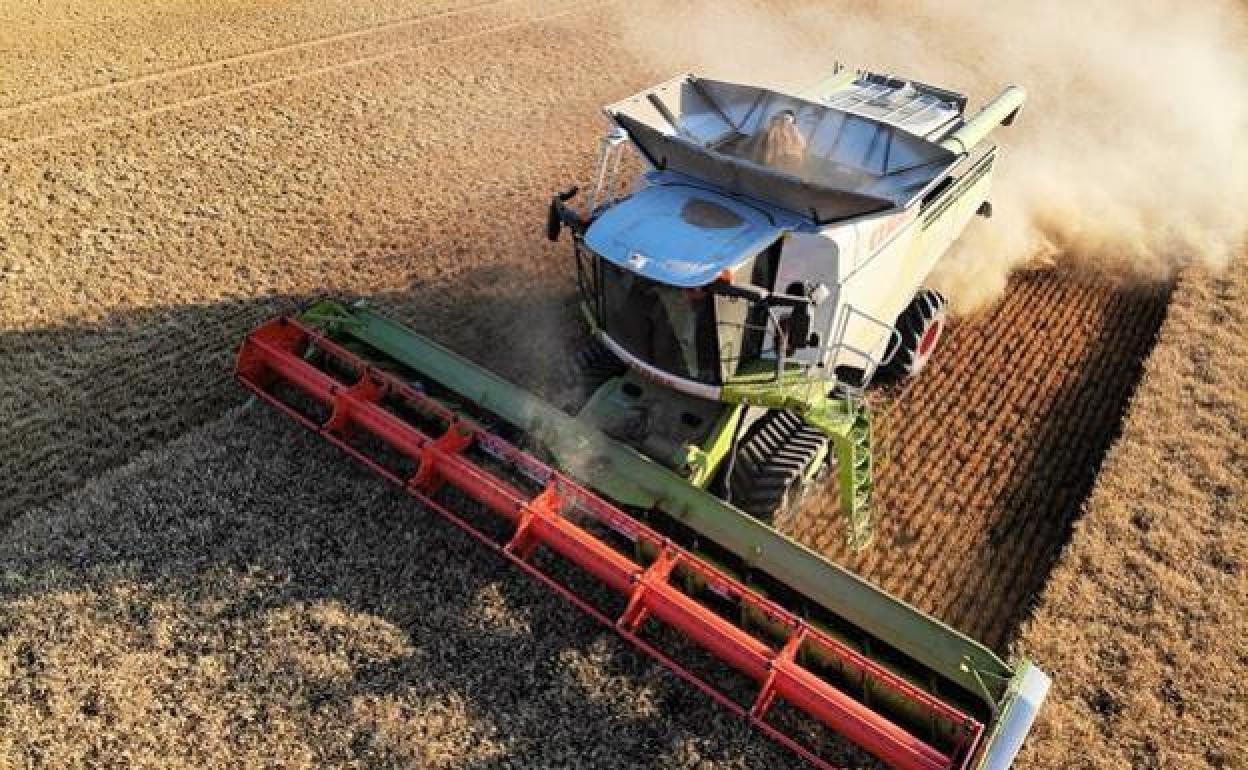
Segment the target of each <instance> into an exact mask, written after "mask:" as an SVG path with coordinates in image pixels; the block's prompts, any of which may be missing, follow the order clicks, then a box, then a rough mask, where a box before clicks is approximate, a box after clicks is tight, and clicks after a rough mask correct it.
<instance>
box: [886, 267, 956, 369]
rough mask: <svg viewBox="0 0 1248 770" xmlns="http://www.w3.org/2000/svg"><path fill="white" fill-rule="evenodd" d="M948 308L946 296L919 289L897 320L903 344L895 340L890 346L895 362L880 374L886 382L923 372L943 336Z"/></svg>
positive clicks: (892, 359)
mask: <svg viewBox="0 0 1248 770" xmlns="http://www.w3.org/2000/svg"><path fill="white" fill-rule="evenodd" d="M948 306H949V301H948V300H947V299H945V295H943V294H941V293H940V292H938V291H936V290H935V289H919V292H918V293H917V294H915V295H914V299H913V300H911V301H910V305H909V306H908V307H906V309H905V310H904V311H902V314H901V315H900V316H898V317H897V324H896V327H895V328H896V329H897V333H898V335H899V336H900V340H898V338H897V337H894V338H893V342H892V344H891V345H890V346H889V353H890V354H891V355H892V358H891V359H890V360H889V361H888V364H887V365H885V366H884V368H883V369H882V370H881V374H883V375H884V377H885V378H887V379H889V380H894V381H896V380H904V379H908V378H910V377H914V376H915V375H917V374H918V373H919V372H921V371H923V368H924V367H925V366H927V362H928V361H929V360H930V359H931V357H932V353H934V352H935V351H936V347H937V346H938V345H939V344H940V338H941V336H943V334H944V331H945V325H946V324H947V323H948V318H947V310H946V309H947V308H948Z"/></svg>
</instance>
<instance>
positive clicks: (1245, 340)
mask: <svg viewBox="0 0 1248 770" xmlns="http://www.w3.org/2000/svg"><path fill="white" fill-rule="evenodd" d="M1246 307H1248V259H1246V260H1240V261H1238V262H1237V263H1235V265H1234V266H1233V267H1232V269H1230V270H1229V271H1227V273H1226V274H1225V275H1221V276H1214V275H1209V274H1205V273H1201V272H1197V271H1193V272H1192V273H1189V274H1188V275H1186V276H1185V277H1184V279H1183V280H1182V281H1181V282H1180V284H1179V286H1178V288H1177V290H1176V291H1175V296H1174V300H1173V302H1172V303H1171V307H1170V312H1169V315H1168V317H1167V320H1166V325H1165V328H1164V329H1163V332H1162V335H1161V339H1160V341H1159V342H1158V344H1157V347H1156V349H1155V350H1154V351H1153V354H1152V356H1151V357H1150V358H1149V361H1148V365H1147V368H1146V371H1145V373H1144V377H1143V380H1142V381H1141V384H1140V387H1139V390H1138V391H1137V393H1136V395H1135V398H1134V399H1133V401H1132V405H1131V411H1130V414H1129V416H1128V418H1127V421H1126V423H1125V425H1124V427H1123V434H1122V438H1121V439H1120V440H1119V441H1118V442H1117V443H1116V444H1115V445H1114V447H1113V449H1112V450H1111V451H1110V453H1109V455H1108V456H1107V458H1106V460H1105V463H1104V465H1103V467H1102V470H1101V474H1100V477H1099V479H1098V481H1097V485H1096V488H1095V490H1094V491H1093V493H1092V496H1091V498H1090V499H1089V500H1088V502H1087V508H1086V512H1085V513H1084V515H1083V516H1082V517H1081V518H1080V519H1079V521H1078V522H1077V523H1076V524H1075V531H1074V535H1073V538H1072V541H1071V543H1070V545H1069V546H1067V548H1066V550H1065V553H1064V554H1063V556H1062V559H1061V562H1060V563H1059V564H1058V565H1057V567H1056V568H1055V569H1054V570H1053V574H1052V576H1051V577H1050V580H1049V582H1048V584H1047V586H1046V587H1045V589H1044V591H1043V593H1042V594H1041V600H1040V605H1039V607H1038V609H1037V610H1036V612H1035V615H1034V617H1033V618H1032V619H1031V620H1029V621H1028V622H1027V624H1026V625H1025V627H1024V629H1023V632H1022V634H1021V637H1020V646H1021V647H1022V648H1024V649H1026V650H1027V651H1028V653H1029V654H1031V655H1034V656H1035V657H1036V658H1037V659H1038V660H1039V662H1040V664H1041V665H1043V666H1045V667H1046V668H1047V669H1048V670H1050V671H1053V672H1056V673H1057V674H1058V676H1057V677H1056V682H1055V686H1054V691H1053V694H1052V695H1051V696H1050V698H1049V703H1048V705H1047V706H1046V707H1045V711H1044V712H1043V713H1042V715H1041V720H1040V722H1039V723H1038V727H1037V732H1036V734H1035V736H1034V737H1033V739H1032V741H1031V743H1030V745H1029V746H1028V747H1027V748H1026V749H1025V754H1024V758H1023V760H1022V762H1021V763H1020V764H1021V766H1022V767H1028V768H1032V767H1034V768H1055V769H1056V768H1070V767H1105V768H1109V767H1124V768H1125V767H1131V768H1152V767H1158V768H1171V767H1173V768H1211V769H1212V770H1231V769H1232V768H1245V767H1248V751H1245V746H1246V744H1245V738H1244V736H1245V735H1248V683H1246V681H1245V678H1244V671H1245V670H1248V311H1245V308H1246Z"/></svg>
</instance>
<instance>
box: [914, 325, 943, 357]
mask: <svg viewBox="0 0 1248 770" xmlns="http://www.w3.org/2000/svg"><path fill="white" fill-rule="evenodd" d="M944 328H945V322H944V321H943V320H942V319H940V318H933V319H932V322H931V323H930V324H928V325H927V328H926V329H924V330H923V337H922V338H921V339H920V340H919V357H920V358H923V359H926V358H927V357H928V356H930V355H931V354H932V351H933V350H935V349H936V343H938V342H940V335H941V333H942V332H943V331H944Z"/></svg>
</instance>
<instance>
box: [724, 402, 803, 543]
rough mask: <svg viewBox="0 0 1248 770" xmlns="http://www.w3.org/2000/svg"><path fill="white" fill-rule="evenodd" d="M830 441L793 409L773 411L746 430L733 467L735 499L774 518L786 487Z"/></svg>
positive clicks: (754, 512)
mask: <svg viewBox="0 0 1248 770" xmlns="http://www.w3.org/2000/svg"><path fill="white" fill-rule="evenodd" d="M826 444H827V439H826V438H824V437H823V436H822V435H821V434H820V433H819V432H818V431H817V430H815V429H814V428H812V427H811V426H809V425H807V424H806V423H804V422H802V420H801V418H799V417H797V416H796V415H794V414H792V413H789V412H770V413H768V414H766V415H764V416H763V417H761V418H759V420H758V421H757V422H755V423H754V425H752V426H750V429H749V430H748V431H747V432H746V435H745V437H744V438H743V439H742V441H741V445H740V447H739V448H738V450H737V459H736V461H735V462H734V464H733V468H732V480H731V482H732V484H731V486H732V502H733V504H734V505H736V506H737V507H739V508H741V509H742V510H744V511H746V512H747V513H750V514H752V515H754V516H757V517H759V518H761V519H764V520H768V521H770V520H771V519H772V518H773V517H774V516H775V515H776V513H777V509H778V508H779V507H780V502H781V499H782V498H783V497H784V493H785V490H787V489H788V488H789V486H790V485H791V484H792V483H793V482H794V481H795V480H796V479H797V478H798V477H800V476H801V475H802V474H803V473H804V472H805V470H806V469H807V468H808V467H809V466H810V463H811V461H812V460H813V459H814V458H815V456H816V455H818V453H819V451H820V450H821V449H822V448H823V447H824V446H825V445H826Z"/></svg>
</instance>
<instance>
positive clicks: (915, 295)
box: [237, 68, 1049, 770]
mask: <svg viewBox="0 0 1248 770" xmlns="http://www.w3.org/2000/svg"><path fill="white" fill-rule="evenodd" d="M1022 103H1023V93H1022V91H1021V90H1020V89H1017V88H1013V87H1011V88H1008V89H1006V90H1005V91H1004V92H1003V93H1002V94H1001V95H1000V96H999V97H997V99H996V100H994V101H993V102H992V103H990V104H989V105H987V106H986V107H985V108H984V109H983V110H982V111H980V112H979V113H978V114H977V115H975V116H974V117H973V118H970V119H967V118H966V117H965V116H964V108H965V105H966V98H965V97H963V96H961V95H959V94H956V93H952V92H949V91H945V90H942V89H938V88H933V87H930V86H926V85H922V84H920V83H916V82H912V81H902V80H897V79H893V78H890V77H886V76H881V75H878V74H874V73H866V72H849V71H844V70H841V69H839V68H838V70H837V72H836V73H834V74H833V76H831V77H830V78H828V79H826V80H824V81H822V82H820V83H818V84H816V85H815V86H813V87H811V88H809V89H806V90H804V91H802V92H800V93H797V94H786V93H781V92H777V91H773V90H768V89H763V88H757V87H752V86H746V85H737V84H732V83H725V82H719V81H715V80H708V79H703V78H698V77H694V76H682V77H679V78H676V79H674V80H671V81H669V82H667V83H664V84H662V85H659V86H657V87H654V88H651V89H649V90H647V91H645V92H643V93H641V94H639V95H637V96H634V97H632V98H631V99H627V100H625V101H622V102H620V103H618V104H615V105H612V106H610V107H608V108H607V114H608V116H609V117H610V119H611V120H612V122H613V123H614V128H613V130H612V132H611V133H610V134H609V135H608V136H607V138H606V139H605V141H604V144H603V151H602V156H601V159H600V168H599V170H598V177H597V184H596V186H595V188H594V190H593V192H592V196H591V197H590V198H589V201H588V202H587V205H586V206H585V207H584V208H583V209H582V210H581V211H580V212H577V211H575V210H573V209H572V208H571V207H570V206H569V201H570V200H571V199H572V197H573V196H574V195H575V194H576V191H575V189H574V190H572V191H569V192H568V193H564V194H561V195H559V196H556V198H555V199H554V200H553V201H552V204H551V211H550V218H549V221H548V235H549V237H550V238H552V239H557V238H559V237H560V235H561V233H562V232H563V231H565V230H567V231H570V233H571V236H572V240H573V244H574V248H575V258H576V271H577V279H578V283H579V286H580V292H581V298H582V308H583V310H584V314H585V317H586V319H587V321H588V322H589V325H590V327H591V330H592V334H593V342H592V344H591V345H590V346H589V347H588V348H587V349H586V350H585V351H584V354H583V355H582V356H580V361H581V363H582V364H583V365H584V368H585V371H586V376H587V377H588V378H589V379H591V380H592V381H593V383H594V384H595V385H597V388H596V390H595V391H594V393H593V395H592V396H591V397H590V398H589V400H588V402H587V403H586V404H585V406H584V407H583V408H582V409H581V411H580V412H579V414H577V415H576V416H571V415H568V414H566V413H564V412H562V411H560V410H558V409H556V408H554V407H552V406H550V405H547V404H545V403H543V402H542V401H540V400H539V399H537V398H536V397H535V396H533V395H531V394H529V393H527V392H525V391H523V390H521V389H519V388H517V387H516V386H514V385H512V384H510V383H507V382H505V381H503V380H501V379H500V378H498V377H496V376H495V375H493V374H491V373H490V372H488V371H485V370H484V369H482V368H480V367H478V366H476V365H474V364H473V363H471V362H469V361H467V360H465V359H463V358H461V357H459V356H458V355H455V354H454V353H451V352H449V351H447V350H445V349H443V348H441V347H439V346H438V345H436V344H434V343H432V342H430V341H429V340H427V339H425V338H422V337H421V336H419V335H417V334H415V333H414V332H412V331H410V330H408V329H406V328H404V327H403V326H401V325H399V324H397V323H395V322H393V321H390V320H387V319H386V318H384V317H381V316H379V315H377V314H375V313H373V312H371V311H369V310H368V309H367V308H365V307H362V306H358V305H357V306H351V307H347V306H343V305H341V304H338V303H335V302H332V301H322V302H318V303H316V304H313V305H312V306H310V307H308V308H307V309H306V310H305V311H304V312H303V313H301V314H300V315H299V316H297V317H284V318H280V319H277V320H274V321H271V322H269V323H268V324H266V325H264V326H263V327H261V328H260V329H258V330H256V331H255V332H253V333H252V334H251V335H249V336H248V338H247V340H246V341H245V343H244V344H243V346H242V349H241V351H240V353H239V356H238V364H237V375H238V378H239V380H240V381H241V382H242V383H243V385H245V386H246V387H247V388H249V389H251V390H252V391H254V392H255V393H256V394H257V395H258V396H259V397H260V398H262V399H264V400H266V401H268V402H270V403H272V404H273V405H275V406H277V407H278V408H280V409H282V410H283V411H285V412H288V413H289V414H290V415H292V416H293V417H294V418H295V419H297V420H299V421H300V422H302V423H303V424H304V425H306V426H307V427H308V428H309V429H311V430H313V431H316V432H317V433H319V434H320V435H321V436H323V437H325V438H326V439H327V440H329V441H331V442H333V443H334V444H337V445H338V446H340V447H341V448H342V449H344V450H345V451H346V452H348V453H349V454H351V455H353V456H355V457H356V458H358V459H359V460H360V461H362V462H363V463H365V464H367V465H368V466H370V467H371V468H373V469H374V470H376V471H377V472H378V473H380V474H381V475H382V476H384V477H386V478H388V479H390V480H391V481H393V482H394V483H396V484H399V485H401V486H403V487H404V488H405V489H406V490H407V491H408V492H410V493H411V494H412V495H413V496H415V497H416V499H418V500H419V501H420V502H421V503H422V504H424V505H425V506H427V507H429V508H431V509H433V510H436V511H438V512H439V513H441V514H442V515H444V516H445V517H446V518H448V519H449V520H451V521H452V522H454V523H455V524H457V525H459V526H461V527H463V528H464V529H466V530H467V531H469V532H470V533H472V534H473V535H475V536H476V537H478V538H480V539H481V540H482V541H484V542H486V543H488V544H489V545H491V546H493V547H495V548H497V549H498V550H499V551H500V552H501V553H503V554H504V555H505V556H506V557H508V558H509V559H511V560H512V561H514V562H515V563H516V564H517V565H518V566H519V567H520V568H522V569H523V570H525V571H527V572H528V573H530V574H531V575H533V576H535V577H537V578H538V579H540V580H542V581H544V582H546V583H547V584H549V585H550V586H551V587H552V588H554V589H555V590H557V591H559V592H560V593H562V594H564V595H565V596H567V597H568V598H569V599H571V600H572V601H573V602H575V603H576V604H578V605H579V606H581V607H582V608H584V609H585V610H586V611H587V612H589V613H590V614H592V615H594V616H595V617H597V618H599V619H600V620H602V621H603V622H604V623H608V624H610V625H611V626H613V627H614V628H615V629H616V630H618V632H619V633H620V634H621V635H623V636H624V637H625V638H627V639H629V640H631V641H632V642H634V643H635V644H636V645H637V646H638V647H640V648H641V649H643V650H645V651H646V652H647V653H649V654H651V655H653V656H655V657H656V658H658V659H659V660H661V661H663V662H664V663H665V664H666V665H668V666H670V667H671V668H672V669H673V670H674V671H675V672H676V673H678V674H680V675H681V676H683V677H684V678H686V679H687V680H689V681H690V682H692V683H693V684H695V685H696V686H698V687H699V688H701V689H702V690H703V691H705V692H706V693H707V694H709V695H710V696H711V697H713V698H715V699H716V700H718V701H719V702H720V703H722V704H723V705H724V706H726V707H727V708H729V709H731V710H733V711H735V712H738V713H740V714H741V715H743V716H744V717H745V718H747V719H748V720H749V721H750V722H751V723H753V724H754V725H756V726H757V727H758V728H759V729H761V730H762V731H764V732H765V733H767V734H769V735H770V736H772V737H773V738H775V739H776V740H778V741H780V742H781V743H783V744H785V745H786V746H789V747H790V748H792V749H793V750H795V751H797V752H798V753H800V754H801V755H802V756H804V757H805V758H806V759H808V760H809V761H811V762H812V763H813V764H815V765H817V766H819V767H828V766H829V764H828V762H827V760H826V758H825V757H826V753H820V752H819V751H817V747H815V746H812V745H811V743H810V742H809V741H808V740H804V739H799V735H800V736H806V735H809V729H810V728H812V727H813V726H814V725H813V723H819V724H822V725H824V726H826V727H827V728H830V729H831V730H833V731H834V732H836V733H838V734H839V735H841V736H842V737H844V738H846V739H848V740H849V741H851V742H853V743H855V744H857V745H858V746H860V747H861V748H863V749H865V750H866V751H868V752H869V753H871V754H872V755H874V756H875V757H877V758H878V759H880V760H881V761H883V762H884V763H886V764H888V765H890V766H892V767H895V768H902V769H904V770H950V769H952V768H981V769H983V770H1002V769H1003V768H1006V767H1008V766H1009V765H1010V764H1011V762H1012V761H1013V759H1014V756H1015V755H1016V753H1017V752H1018V750H1019V747H1020V745H1021V744H1022V741H1023V739H1024V736H1025V735H1026V734H1027V732H1028V730H1029V729H1030V726H1031V723H1032V720H1033V719H1034V717H1035V715H1036V712H1037V709H1038V708H1039V706H1040V704H1041V702H1042V701H1043V699H1044V697H1045V694H1046V692H1047V689H1048V683H1049V680H1048V677H1047V676H1045V674H1044V673H1042V672H1041V671H1040V670H1039V669H1037V668H1036V667H1034V666H1033V665H1032V664H1031V663H1029V662H1027V661H1018V662H1015V663H1007V662H1005V661H1003V660H1001V659H1000V658H999V657H998V656H997V655H995V654H994V653H993V652H992V651H990V650H989V649H987V648H985V647H984V646H982V645H980V644H978V643H976V642H975V641H973V640H971V639H968V638H967V637H965V636H963V635H962V634H960V633H958V632H957V631H955V630H953V629H951V628H949V627H948V626H946V625H944V624H942V623H940V622H939V621H937V620H935V619H934V618H931V617H929V616H928V615H926V614H924V613H922V612H920V611H918V610H916V609H914V608H912V607H910V606H908V605H907V604H905V603H904V602H902V601H900V600H898V599H896V598H894V597H893V596H890V595H889V594H887V593H884V592H883V591H881V590H880V589H878V588H875V587H874V586H872V585H870V584H868V583H866V582H865V581H863V580H862V579H860V578H859V577H857V576H856V575H854V574H853V573H851V572H849V571H847V570H845V569H843V568H842V567H840V566H838V565H836V564H833V563H831V562H829V561H826V560H825V559H823V558H821V557H820V556H818V555H817V554H815V553H814V552H812V551H810V550H808V549H807V548H805V547H803V546H801V545H800V544H798V543H795V542H794V541H792V540H790V539H788V538H787V537H785V536H784V535H782V534H781V533H779V532H777V531H776V530H775V529H773V528H772V526H771V525H770V521H771V518H772V516H773V515H774V514H775V513H776V512H777V511H780V510H782V509H786V508H792V507H795V506H797V505H799V504H800V502H801V500H802V498H803V497H804V495H805V492H806V490H807V489H809V488H811V487H812V486H813V485H814V484H816V483H818V482H820V481H822V480H823V479H824V478H825V477H829V476H831V477H834V478H836V479H837V481H838V483H839V491H840V495H839V500H840V503H841V508H842V513H843V514H844V516H845V517H846V532H847V535H846V536H847V538H848V541H849V544H850V545H851V546H852V547H853V548H856V549H858V548H864V547H866V546H867V545H868V543H869V541H870V539H871V532H872V527H871V515H870V503H871V454H870V437H871V419H870V414H869V412H868V410H867V408H866V405H865V401H864V399H863V391H864V389H865V388H866V387H867V386H868V385H869V384H870V383H871V382H872V381H873V379H875V378H876V377H877V375H886V376H889V377H905V376H909V375H913V374H915V373H917V372H918V371H919V370H920V369H922V367H923V364H924V363H925V362H926V360H927V358H928V356H930V355H931V352H932V350H933V348H934V347H935V345H936V343H937V341H938V340H939V337H940V334H941V329H942V327H943V324H944V305H945V301H944V298H943V297H941V295H940V294H938V293H937V292H934V291H931V290H928V289H924V288H922V287H921V284H922V282H923V280H924V278H925V277H926V276H927V275H928V273H929V272H930V271H931V269H932V267H933V265H934V264H935V263H936V261H937V260H938V259H939V258H940V257H941V255H942V254H944V253H945V251H946V250H947V248H948V247H949V245H950V244H951V243H952V242H953V241H954V239H955V238H956V237H957V236H958V235H959V234H960V233H961V232H962V230H963V228H964V227H965V226H966V224H967V223H968V221H969V220H970V219H971V218H972V217H973V216H974V215H975V214H976V213H980V214H983V215H989V214H990V213H991V207H990V205H989V203H988V202H987V199H988V193H989V183H990V180H991V177H992V172H993V168H994V165H995V163H996V160H997V152H996V148H995V147H994V145H992V144H991V143H990V142H988V141H986V140H985V138H986V137H987V135H988V134H989V133H990V132H991V131H992V130H993V129H994V128H995V127H996V126H997V125H999V124H1007V125H1008V124H1009V123H1010V122H1011V121H1012V120H1013V118H1014V116H1015V114H1016V113H1017V112H1018V111H1019V109H1020V108H1021V107H1022ZM627 146H631V147H632V148H634V149H635V150H636V151H637V153H638V154H639V155H640V157H641V159H642V160H643V161H644V163H645V165H646V170H645V171H644V173H643V174H642V175H641V177H640V179H638V180H637V183H636V185H635V186H634V187H633V189H632V190H631V191H630V192H627V193H623V192H621V191H619V190H618V189H617V187H619V186H621V185H622V183H621V180H620V179H619V177H620V176H621V172H620V168H621V155H622V153H623V151H624V148H625V147H627ZM521 447H523V448H521ZM569 575H573V576H578V579H576V580H569V579H568V577H569ZM585 576H588V577H589V578H590V581H589V584H590V585H597V586H598V590H592V591H588V592H585V591H580V592H578V591H576V590H574V589H573V588H572V587H571V586H572V584H573V583H575V584H576V585H584V584H586V580H585ZM602 589H606V590H602ZM590 594H592V596H593V599H592V600H591V599H590V598H588V597H589V595H590ZM664 627H666V628H667V629H671V630H675V631H676V632H678V633H679V635H680V637H683V638H684V640H686V642H692V643H694V644H695V645H696V646H697V647H700V648H701V649H702V650H704V651H705V652H706V653H709V656H710V657H711V658H712V659H714V660H715V661H717V662H718V664H722V666H723V667H724V668H725V669H727V670H730V671H735V672H737V673H738V674H740V675H743V676H742V677H741V678H740V680H741V682H745V683H749V684H750V688H749V690H750V691H749V693H748V695H747V696H743V695H741V693H739V692H737V690H740V689H743V688H724V687H721V686H719V685H717V684H712V682H711V680H712V678H713V679H714V681H716V682H720V681H722V679H723V677H722V676H718V675H717V676H714V677H710V676H702V675H700V674H699V673H695V672H694V671H693V670H692V669H691V667H688V666H686V665H684V664H682V663H680V662H679V661H678V660H677V659H676V657H675V653H674V652H673V650H672V649H671V647H672V646H673V645H672V644H671V643H669V644H666V645H660V644H659V643H658V642H657V641H656V633H655V632H656V630H657V629H662V628H664ZM662 636H663V637H664V638H667V639H668V640H669V642H670V640H671V639H672V638H674V637H672V635H671V634H665V635H662ZM675 638H679V637H675ZM683 644H684V643H680V644H677V645H675V646H676V647H677V648H679V647H681V646H683ZM721 673H722V672H721ZM781 703H783V704H786V708H784V709H783V710H780V709H778V705H779V704H781ZM778 711H781V713H780V714H777V712H778ZM795 716H796V717H800V718H796V719H795V718H794V717H795ZM795 721H796V722H797V726H794V722H795Z"/></svg>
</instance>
